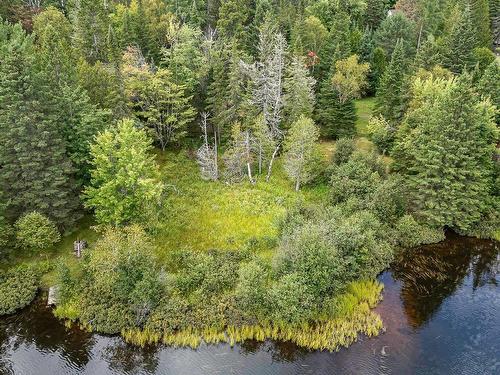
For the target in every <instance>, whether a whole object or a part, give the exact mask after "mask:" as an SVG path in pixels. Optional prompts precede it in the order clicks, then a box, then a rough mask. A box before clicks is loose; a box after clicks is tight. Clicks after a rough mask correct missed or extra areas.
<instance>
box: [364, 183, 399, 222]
mask: <svg viewBox="0 0 500 375" xmlns="http://www.w3.org/2000/svg"><path fill="white" fill-rule="evenodd" d="M407 196H408V194H407V189H406V185H405V183H404V180H403V178H402V177H401V176H399V175H397V174H392V175H389V176H388V177H387V179H385V180H381V181H380V183H379V184H378V185H377V186H375V187H374V190H373V191H372V192H371V193H370V194H369V197H368V202H367V204H366V207H367V208H368V209H369V210H370V211H371V212H373V213H374V214H375V216H376V217H377V218H378V219H379V220H380V221H381V222H384V223H394V222H395V221H396V220H397V219H398V218H400V217H401V216H403V215H404V214H405V213H406V210H407V206H408V203H407Z"/></svg>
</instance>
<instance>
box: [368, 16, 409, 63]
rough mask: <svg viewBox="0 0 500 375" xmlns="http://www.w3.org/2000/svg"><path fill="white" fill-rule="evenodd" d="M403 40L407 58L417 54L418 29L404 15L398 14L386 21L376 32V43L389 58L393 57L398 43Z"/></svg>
mask: <svg viewBox="0 0 500 375" xmlns="http://www.w3.org/2000/svg"><path fill="white" fill-rule="evenodd" d="M398 40H402V43H403V44H404V53H405V56H407V57H410V56H413V55H414V54H415V51H416V48H417V28H416V25H415V22H413V21H411V20H409V19H408V18H407V17H406V16H405V15H404V14H403V13H401V12H396V13H395V14H393V15H392V16H390V17H387V18H386V19H384V21H383V22H382V23H381V25H380V27H379V28H378V29H377V31H376V32H375V43H376V45H377V46H379V47H382V48H383V49H384V51H385V52H386V54H387V56H392V53H393V51H394V50H395V49H396V43H395V42H396V41H398Z"/></svg>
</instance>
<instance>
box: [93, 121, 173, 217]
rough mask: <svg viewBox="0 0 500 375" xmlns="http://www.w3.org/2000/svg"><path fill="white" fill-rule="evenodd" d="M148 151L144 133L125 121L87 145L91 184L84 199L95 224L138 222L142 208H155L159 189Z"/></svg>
mask: <svg viewBox="0 0 500 375" xmlns="http://www.w3.org/2000/svg"><path fill="white" fill-rule="evenodd" d="M151 149H152V146H151V140H150V139H149V138H148V136H147V134H146V132H145V131H144V130H141V129H137V128H136V127H135V126H134V122H133V121H132V120H129V119H125V120H123V121H121V122H120V123H119V124H118V125H117V127H116V129H112V130H106V131H104V132H102V133H100V134H99V136H98V137H97V138H96V142H95V143H94V144H93V145H92V146H91V155H92V167H93V168H92V170H91V183H90V185H89V186H87V188H86V189H85V191H84V198H85V205H86V206H87V207H88V208H92V209H93V210H94V211H95V215H96V219H97V222H98V223H99V224H110V225H114V226H120V225H126V224H129V223H133V222H140V221H141V220H142V219H143V218H144V217H145V215H146V213H145V212H144V210H145V209H146V208H148V207H150V205H152V206H154V208H155V209H157V208H158V204H159V199H160V196H161V194H162V189H163V186H162V183H161V182H160V181H159V179H160V176H159V170H158V166H157V165H156V163H155V161H154V157H153V156H152V155H151V154H150V152H151Z"/></svg>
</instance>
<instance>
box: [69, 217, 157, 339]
mask: <svg viewBox="0 0 500 375" xmlns="http://www.w3.org/2000/svg"><path fill="white" fill-rule="evenodd" d="M153 252H154V247H153V245H152V244H151V242H150V240H149V238H148V236H147V235H146V233H145V232H144V231H143V230H142V229H141V228H140V227H138V226H131V227H126V228H124V229H122V230H119V229H108V230H107V231H106V232H105V233H104V236H103V237H102V238H101V239H100V240H99V241H98V242H97V243H96V245H95V246H94V248H93V249H91V250H89V252H87V253H86V254H85V256H84V262H83V266H82V268H83V269H82V272H81V275H83V279H82V280H79V282H78V286H77V287H74V292H73V293H74V296H75V299H77V301H78V302H77V307H76V309H77V310H78V311H79V320H80V322H81V323H83V324H84V325H88V326H90V327H92V328H93V329H95V330H97V331H99V332H104V333H119V332H120V331H121V330H122V329H127V328H130V327H137V326H142V325H143V324H144V322H145V321H146V319H147V317H148V316H149V314H150V313H151V312H152V311H153V310H154V308H155V307H156V305H157V304H158V300H159V298H160V296H161V288H162V282H161V278H160V275H161V274H160V272H158V270H157V266H156V261H155V258H154V255H153ZM66 279H68V275H67V274H66ZM69 279H71V277H69ZM65 284H66V285H68V284H73V285H75V284H74V283H73V282H72V281H71V280H67V281H66V282H65ZM63 294H64V291H63ZM72 297H73V296H66V300H67V301H72ZM68 303H70V302H68Z"/></svg>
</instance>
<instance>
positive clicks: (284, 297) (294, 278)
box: [269, 273, 314, 323]
mask: <svg viewBox="0 0 500 375" xmlns="http://www.w3.org/2000/svg"><path fill="white" fill-rule="evenodd" d="M269 295H270V297H269V298H270V300H271V301H272V313H271V318H272V320H273V321H274V322H276V323H277V322H287V323H298V322H303V321H307V320H308V319H310V317H311V312H312V309H313V307H314V299H313V294H312V293H311V291H310V290H309V288H308V286H307V284H305V283H304V279H303V276H302V275H299V274H298V273H290V274H286V275H284V276H282V277H281V278H280V279H279V280H277V282H275V283H274V285H273V286H272V288H271V290H270V291H269Z"/></svg>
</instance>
